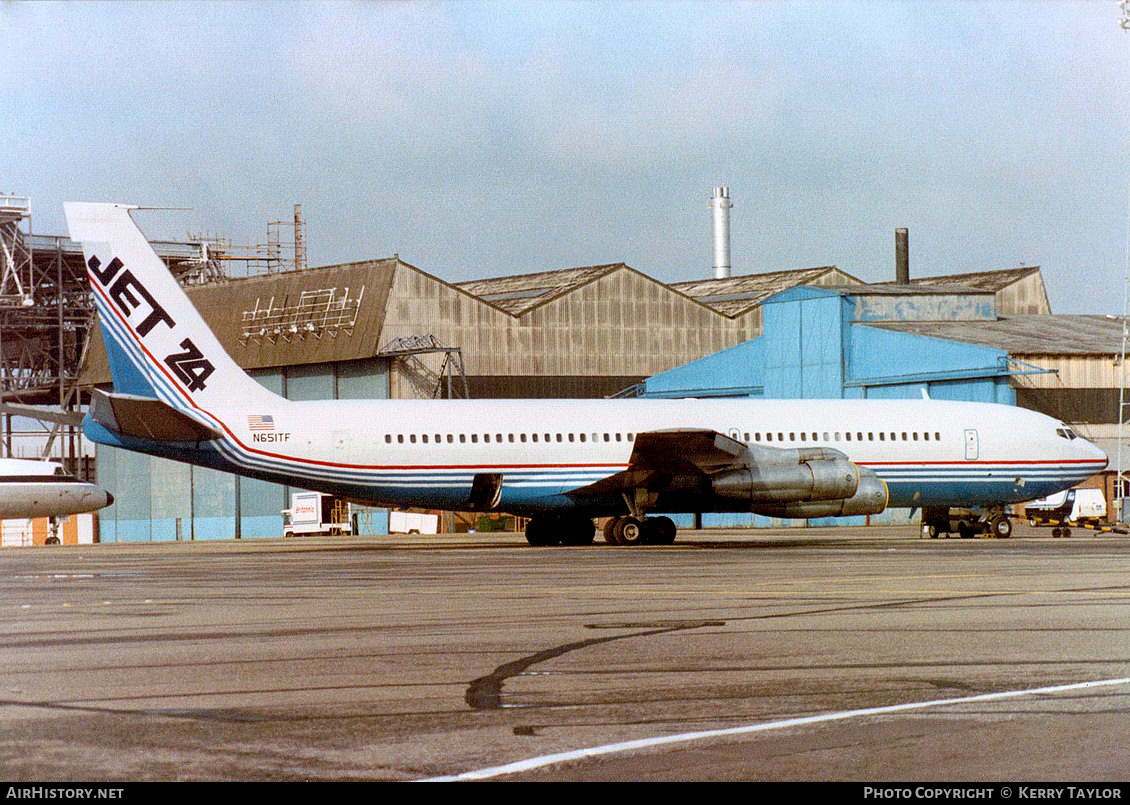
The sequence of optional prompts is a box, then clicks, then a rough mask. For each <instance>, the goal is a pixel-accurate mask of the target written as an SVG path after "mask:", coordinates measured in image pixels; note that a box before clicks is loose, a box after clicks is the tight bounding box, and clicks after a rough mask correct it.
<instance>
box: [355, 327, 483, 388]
mask: <svg viewBox="0 0 1130 805" xmlns="http://www.w3.org/2000/svg"><path fill="white" fill-rule="evenodd" d="M428 355H435V356H439V355H442V356H443V359H442V362H441V363H440V367H439V369H438V370H436V369H433V368H432V367H430V366H428V364H427V363H426V362H425V361H424V360H423V358H424V356H428ZM377 357H378V358H388V359H390V360H392V361H396V362H397V363H398V364H399V365H400V371H401V375H402V376H403V377H404V378H406V379H407V380H408V382H409V383H410V384H411V385H412V387H413V388H415V389H416V393H417V394H418V395H419V396H420V397H421V398H423V399H432V400H440V399H448V400H450V399H455V398H457V397H458V398H462V399H465V400H466V399H470V398H471V392H470V389H469V388H468V386H467V374H466V373H465V372H464V371H463V350H462V349H460V348H459V347H448V346H445V345H444V344H443V343H442V342H441V341H440V340H439V339H438V338H436V337H435V336H434V335H432V334H431V333H428V334H427V335H413V336H405V337H403V338H397V339H395V340H393V341H390V342H389V343H387V344H385V345H384V347H383V348H382V349H381V351H380V352H379V353H378V354H377Z"/></svg>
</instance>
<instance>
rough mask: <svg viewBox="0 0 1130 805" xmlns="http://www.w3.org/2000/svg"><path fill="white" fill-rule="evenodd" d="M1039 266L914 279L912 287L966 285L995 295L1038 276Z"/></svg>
mask: <svg viewBox="0 0 1130 805" xmlns="http://www.w3.org/2000/svg"><path fill="white" fill-rule="evenodd" d="M1039 272H1040V267H1039V266H1021V267H1020V268H1006V269H1001V270H998V271H974V272H971V273H969V274H946V275H944V276H940V277H919V278H918V279H912V280H911V281H910V284H911V285H964V286H966V287H969V288H978V289H980V290H983V291H993V292H994V293H995V292H997V291H999V290H1001V289H1002V288H1007V287H1008V286H1009V285H1012V284H1013V283H1014V282H1017V281H1018V280H1022V279H1024V278H1025V277H1027V276H1029V275H1031V274H1038V273H1039Z"/></svg>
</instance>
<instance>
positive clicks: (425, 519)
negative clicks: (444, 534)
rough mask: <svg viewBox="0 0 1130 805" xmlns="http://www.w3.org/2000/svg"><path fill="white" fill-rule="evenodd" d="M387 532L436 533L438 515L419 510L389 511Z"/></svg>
mask: <svg viewBox="0 0 1130 805" xmlns="http://www.w3.org/2000/svg"><path fill="white" fill-rule="evenodd" d="M388 533H390V534H437V533H439V515H436V514H422V513H420V512H389V513H388Z"/></svg>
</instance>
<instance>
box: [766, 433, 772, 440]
mask: <svg viewBox="0 0 1130 805" xmlns="http://www.w3.org/2000/svg"><path fill="white" fill-rule="evenodd" d="M765 441H767V442H771V441H773V434H772V433H766V434H765Z"/></svg>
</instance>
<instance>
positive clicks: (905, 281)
mask: <svg viewBox="0 0 1130 805" xmlns="http://www.w3.org/2000/svg"><path fill="white" fill-rule="evenodd" d="M895 284H896V285H909V284H910V245H909V236H908V234H907V231H906V230H905V229H896V230H895Z"/></svg>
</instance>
